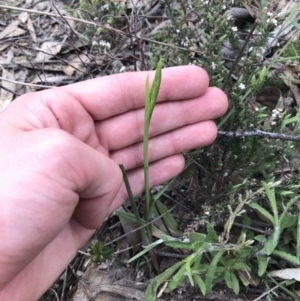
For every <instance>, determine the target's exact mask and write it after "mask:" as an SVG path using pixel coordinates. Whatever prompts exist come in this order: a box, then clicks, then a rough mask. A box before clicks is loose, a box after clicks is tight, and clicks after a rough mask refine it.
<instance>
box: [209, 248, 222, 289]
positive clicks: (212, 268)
mask: <svg viewBox="0 0 300 301" xmlns="http://www.w3.org/2000/svg"><path fill="white" fill-rule="evenodd" d="M223 253H224V251H219V252H218V253H217V254H216V255H215V256H214V259H213V260H212V262H211V263H210V266H209V269H208V271H207V274H206V277H205V286H206V291H207V293H211V289H212V284H213V280H214V276H215V271H216V267H217V264H218V262H219V260H220V258H221V257H222V256H223Z"/></svg>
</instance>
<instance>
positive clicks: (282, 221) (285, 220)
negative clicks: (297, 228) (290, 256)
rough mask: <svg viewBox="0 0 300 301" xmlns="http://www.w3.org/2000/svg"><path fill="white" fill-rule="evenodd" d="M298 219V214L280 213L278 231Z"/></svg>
mask: <svg viewBox="0 0 300 301" xmlns="http://www.w3.org/2000/svg"><path fill="white" fill-rule="evenodd" d="M297 219H298V216H290V215H284V216H283V215H282V216H281V217H280V220H279V222H280V232H282V231H283V230H284V229H286V228H290V227H292V226H293V225H294V224H295V223H296V221H297Z"/></svg>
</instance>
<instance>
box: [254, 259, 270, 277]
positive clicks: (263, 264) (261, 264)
mask: <svg viewBox="0 0 300 301" xmlns="http://www.w3.org/2000/svg"><path fill="white" fill-rule="evenodd" d="M257 260H258V276H262V275H263V274H264V273H265V272H266V270H267V266H268V260H269V257H266V256H262V255H257Z"/></svg>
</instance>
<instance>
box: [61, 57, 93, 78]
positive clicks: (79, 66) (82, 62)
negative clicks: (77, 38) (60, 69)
mask: <svg viewBox="0 0 300 301" xmlns="http://www.w3.org/2000/svg"><path fill="white" fill-rule="evenodd" d="M89 60H90V59H89V57H88V56H87V55H86V54H84V53H81V54H80V55H79V56H77V57H75V58H74V59H73V60H72V61H71V62H70V65H69V66H67V67H66V68H65V69H64V73H65V74H66V75H69V76H72V75H73V74H74V73H75V71H77V72H78V71H82V72H86V71H87V69H86V63H87V62H88V61H89Z"/></svg>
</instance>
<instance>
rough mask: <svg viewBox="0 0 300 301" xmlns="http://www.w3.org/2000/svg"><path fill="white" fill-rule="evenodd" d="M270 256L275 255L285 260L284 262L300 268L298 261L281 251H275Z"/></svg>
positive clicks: (299, 260)
mask: <svg viewBox="0 0 300 301" xmlns="http://www.w3.org/2000/svg"><path fill="white" fill-rule="evenodd" d="M272 254H273V255H277V256H279V257H281V258H283V259H284V260H286V261H288V262H290V263H292V264H295V265H297V266H300V259H298V258H297V257H296V256H293V255H290V254H288V253H285V252H283V251H277V250H275V251H273V253H272Z"/></svg>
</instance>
